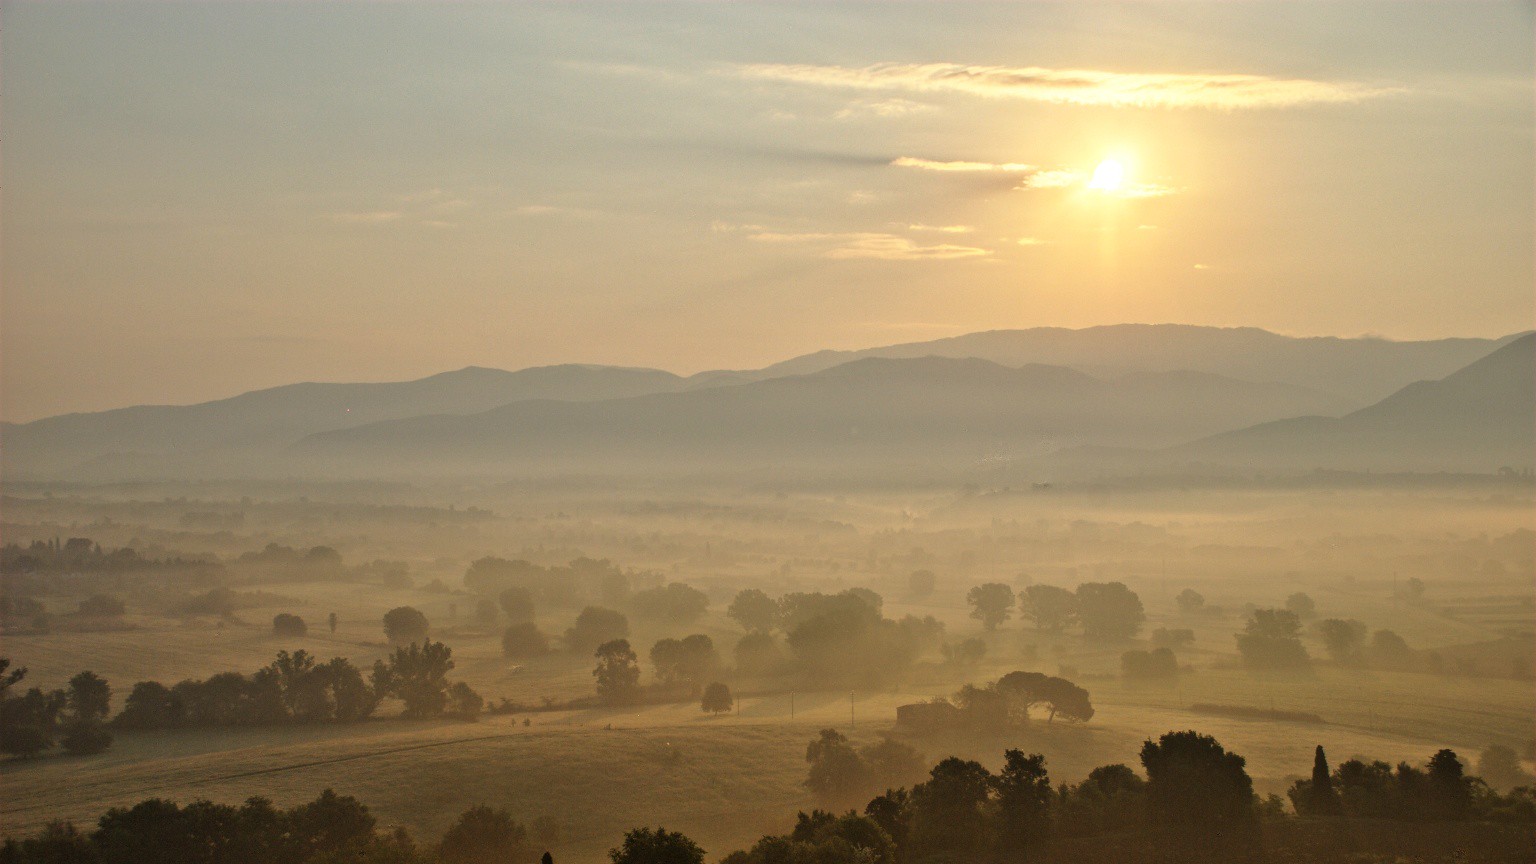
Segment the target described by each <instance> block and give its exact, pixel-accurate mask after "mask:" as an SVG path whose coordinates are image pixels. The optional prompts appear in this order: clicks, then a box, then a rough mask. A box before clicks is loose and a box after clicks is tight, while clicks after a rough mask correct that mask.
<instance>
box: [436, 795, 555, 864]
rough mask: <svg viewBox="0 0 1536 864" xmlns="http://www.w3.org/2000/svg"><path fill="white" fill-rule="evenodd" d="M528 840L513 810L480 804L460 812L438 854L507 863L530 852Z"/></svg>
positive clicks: (471, 863) (457, 863) (448, 860)
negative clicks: (510, 811)
mask: <svg viewBox="0 0 1536 864" xmlns="http://www.w3.org/2000/svg"><path fill="white" fill-rule="evenodd" d="M527 840H528V831H527V829H525V828H524V827H523V826H522V824H521V823H519V822H517V821H516V820H514V819H513V818H512V814H511V813H508V812H507V811H506V810H493V809H491V808H490V807H486V806H485V805H483V804H480V805H476V806H474V807H471V808H469V809H468V810H465V811H464V812H463V813H461V814H459V818H458V820H457V821H455V822H454V823H453V825H452V827H450V828H449V829H448V831H447V833H445V834H444V835H443V839H442V842H441V843H439V844H438V847H437V854H438V857H440V858H441V859H442V861H443V864H504V862H508V861H516V860H518V858H519V857H521V856H522V855H526V854H527V851H528V850H527V849H526V844H527ZM546 854H548V853H546Z"/></svg>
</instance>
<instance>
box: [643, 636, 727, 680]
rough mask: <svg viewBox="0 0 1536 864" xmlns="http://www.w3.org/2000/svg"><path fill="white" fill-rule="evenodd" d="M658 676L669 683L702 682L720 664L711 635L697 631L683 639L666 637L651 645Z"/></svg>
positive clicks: (653, 662)
mask: <svg viewBox="0 0 1536 864" xmlns="http://www.w3.org/2000/svg"><path fill="white" fill-rule="evenodd" d="M651 663H652V664H653V665H654V666H655V667H656V677H657V678H659V679H661V680H662V681H666V682H673V681H685V682H688V683H690V684H693V685H695V686H698V685H701V684H703V683H704V681H705V680H707V679H708V678H709V676H710V675H712V674H714V672H715V671H716V670H718V669H719V667H720V655H718V654H716V653H715V644H714V641H713V640H711V639H710V638H709V637H708V636H706V635H704V634H702V633H695V634H694V635H692V636H688V637H686V638H683V639H662V640H660V641H658V642H657V643H656V644H655V645H654V646H652V647H651Z"/></svg>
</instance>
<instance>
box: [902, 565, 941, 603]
mask: <svg viewBox="0 0 1536 864" xmlns="http://www.w3.org/2000/svg"><path fill="white" fill-rule="evenodd" d="M937 582H938V577H937V576H935V575H934V574H933V571H932V570H913V571H912V572H911V574H909V575H908V576H907V592H908V593H909V594H911V595H912V597H913V599H916V600H922V599H923V598H925V597H928V596H930V595H932V594H933V589H934V586H935V585H936V584H937Z"/></svg>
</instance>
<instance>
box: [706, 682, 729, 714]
mask: <svg viewBox="0 0 1536 864" xmlns="http://www.w3.org/2000/svg"><path fill="white" fill-rule="evenodd" d="M735 704H736V700H735V699H733V698H731V688H729V687H727V686H725V685H724V684H722V683H720V682H719V681H714V682H711V683H710V685H709V686H708V687H705V688H704V697H703V698H702V699H700V700H699V709H700V710H702V711H703V712H704V713H706V714H724V713H726V712H728V711H730V710H731V708H732V707H733V706H734V705H735Z"/></svg>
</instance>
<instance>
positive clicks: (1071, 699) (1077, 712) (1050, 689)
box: [994, 671, 1094, 723]
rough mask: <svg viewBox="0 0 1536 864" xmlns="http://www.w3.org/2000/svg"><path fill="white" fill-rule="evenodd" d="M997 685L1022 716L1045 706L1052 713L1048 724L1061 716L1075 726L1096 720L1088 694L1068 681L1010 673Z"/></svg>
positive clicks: (1037, 675)
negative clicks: (1035, 708) (1075, 724)
mask: <svg viewBox="0 0 1536 864" xmlns="http://www.w3.org/2000/svg"><path fill="white" fill-rule="evenodd" d="M994 686H995V688H996V690H997V692H998V693H1001V694H1002V695H1003V696H1004V697H1005V698H1006V699H1007V700H1008V701H1009V703H1010V705H1011V706H1016V707H1017V709H1018V713H1019V714H1020V715H1022V716H1023V717H1027V716H1028V711H1029V709H1030V708H1034V707H1039V706H1044V707H1045V708H1046V709H1047V710H1048V711H1049V712H1050V716H1049V718H1048V720H1047V721H1046V722H1054V721H1055V720H1056V717H1057V716H1058V715H1060V716H1061V718H1062V719H1063V720H1069V721H1072V722H1074V723H1081V722H1087V721H1089V720H1092V719H1093V715H1094V710H1093V702H1092V700H1091V699H1090V698H1089V695H1088V691H1087V690H1084V689H1083V688H1081V687H1079V686H1077V685H1076V684H1073V683H1072V682H1071V681H1068V680H1067V679H1065V678H1057V677H1055V676H1053V675H1045V674H1042V673H1040V672H1022V671H1020V672H1009V673H1008V674H1007V675H1004V676H1003V677H1001V678H999V679H998V680H997V682H996V684H995V685H994ZM1012 713H1013V711H1012V710H1010V714H1012ZM1020 719H1022V717H1021V718H1020Z"/></svg>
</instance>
